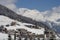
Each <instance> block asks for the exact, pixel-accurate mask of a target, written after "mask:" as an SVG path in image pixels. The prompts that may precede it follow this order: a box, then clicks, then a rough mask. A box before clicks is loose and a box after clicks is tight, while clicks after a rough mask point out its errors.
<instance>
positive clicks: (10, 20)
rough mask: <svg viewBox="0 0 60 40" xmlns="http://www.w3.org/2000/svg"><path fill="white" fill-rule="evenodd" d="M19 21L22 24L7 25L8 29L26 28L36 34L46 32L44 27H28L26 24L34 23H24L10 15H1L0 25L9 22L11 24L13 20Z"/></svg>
mask: <svg viewBox="0 0 60 40" xmlns="http://www.w3.org/2000/svg"><path fill="white" fill-rule="evenodd" d="M14 21H15V22H17V24H19V25H20V26H18V25H14V26H9V27H6V26H5V27H6V28H7V29H8V30H13V29H14V30H16V29H21V28H23V29H26V30H27V31H29V32H32V33H35V34H44V31H45V30H44V28H41V29H34V28H29V27H26V26H25V25H33V24H28V23H22V22H18V21H16V20H12V19H10V18H8V17H5V16H0V25H7V24H10V23H11V22H14Z"/></svg>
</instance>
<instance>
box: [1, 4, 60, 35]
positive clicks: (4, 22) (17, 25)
mask: <svg viewBox="0 0 60 40" xmlns="http://www.w3.org/2000/svg"><path fill="white" fill-rule="evenodd" d="M29 17H30V16H29ZM12 22H14V24H13V25H12ZM58 24H59V23H57V22H51V21H48V20H46V21H36V20H33V19H31V18H28V17H25V16H22V15H18V14H16V13H15V12H13V11H11V10H10V9H8V8H6V7H4V6H2V5H0V27H1V26H4V28H7V30H16V29H25V30H27V31H28V32H31V33H35V34H44V31H45V29H44V28H46V27H47V28H49V29H52V30H54V31H56V32H57V33H60V24H59V25H58ZM36 25H37V26H38V27H37V26H36ZM29 26H30V27H29ZM31 26H35V27H31ZM40 27H42V28H40ZM37 28H38V29H37Z"/></svg>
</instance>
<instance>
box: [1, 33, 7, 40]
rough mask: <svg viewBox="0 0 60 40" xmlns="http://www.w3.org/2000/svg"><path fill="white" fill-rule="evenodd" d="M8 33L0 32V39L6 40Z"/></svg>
mask: <svg viewBox="0 0 60 40" xmlns="http://www.w3.org/2000/svg"><path fill="white" fill-rule="evenodd" d="M7 38H8V34H3V33H0V40H7Z"/></svg>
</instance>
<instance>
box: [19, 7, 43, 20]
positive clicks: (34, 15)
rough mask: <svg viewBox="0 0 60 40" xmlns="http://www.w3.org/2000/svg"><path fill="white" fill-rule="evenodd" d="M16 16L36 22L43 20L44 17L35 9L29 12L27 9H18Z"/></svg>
mask: <svg viewBox="0 0 60 40" xmlns="http://www.w3.org/2000/svg"><path fill="white" fill-rule="evenodd" d="M18 14H20V15H23V16H26V17H29V18H32V19H33V20H36V21H42V20H44V16H43V15H42V14H41V13H40V12H39V11H38V10H36V9H34V10H30V9H27V8H19V10H18Z"/></svg>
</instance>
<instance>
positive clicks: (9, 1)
mask: <svg viewBox="0 0 60 40" xmlns="http://www.w3.org/2000/svg"><path fill="white" fill-rule="evenodd" d="M16 1H17V0H0V4H2V5H4V6H6V7H8V8H9V9H11V10H14V11H15V10H16V9H17V7H16V5H15V2H16Z"/></svg>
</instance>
